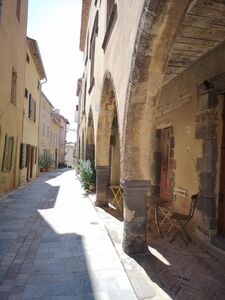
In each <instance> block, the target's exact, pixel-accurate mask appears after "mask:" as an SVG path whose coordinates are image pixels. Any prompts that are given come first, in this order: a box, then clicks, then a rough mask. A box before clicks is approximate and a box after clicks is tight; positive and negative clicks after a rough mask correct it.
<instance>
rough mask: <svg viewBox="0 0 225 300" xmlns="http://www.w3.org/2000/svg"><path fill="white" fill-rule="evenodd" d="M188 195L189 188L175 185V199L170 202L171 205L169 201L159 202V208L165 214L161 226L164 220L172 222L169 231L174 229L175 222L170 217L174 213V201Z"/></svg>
mask: <svg viewBox="0 0 225 300" xmlns="http://www.w3.org/2000/svg"><path fill="white" fill-rule="evenodd" d="M186 196H187V190H186V189H183V188H181V187H175V188H174V190H173V199H172V201H171V203H170V205H168V204H167V202H165V203H162V204H159V205H158V210H159V212H160V213H161V215H162V216H163V218H162V220H161V222H160V224H159V226H160V227H161V226H162V224H163V223H164V222H167V223H169V224H170V226H169V229H168V232H170V230H171V229H172V227H173V226H174V224H173V222H172V221H171V219H170V217H171V215H172V214H173V213H174V202H175V201H176V200H177V198H180V197H181V198H185V197H186Z"/></svg>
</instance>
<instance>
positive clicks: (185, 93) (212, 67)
mask: <svg viewBox="0 0 225 300" xmlns="http://www.w3.org/2000/svg"><path fill="white" fill-rule="evenodd" d="M223 72H225V43H222V44H221V45H220V46H219V47H217V48H215V49H214V50H212V51H210V52H209V53H208V54H206V55H204V56H203V57H202V58H201V59H200V60H199V61H198V62H196V63H195V64H194V65H193V66H192V67H190V68H189V69H187V70H186V71H184V72H183V73H182V74H181V75H180V76H179V77H177V78H176V79H175V80H173V81H172V82H170V83H169V84H167V85H166V86H164V87H163V89H162V91H161V96H160V99H159V102H158V105H157V115H156V121H155V127H156V128H166V127H169V126H172V127H173V135H174V144H175V146H174V158H173V159H174V161H175V168H174V172H175V180H174V186H175V187H182V188H185V189H187V191H188V194H187V197H186V198H185V199H184V201H183V202H182V201H177V202H175V206H176V207H177V208H178V209H179V210H180V211H183V212H184V211H185V212H187V210H188V208H189V205H190V201H189V199H190V196H191V195H192V194H194V193H196V192H198V191H199V189H200V178H199V170H198V160H199V158H201V157H203V140H202V139H201V138H198V137H197V136H196V135H197V134H196V126H197V125H196V120H197V116H198V114H199V112H200V111H202V101H203V100H204V97H206V99H207V95H203V96H201V95H199V92H198V87H199V86H200V84H201V83H202V82H203V81H204V80H207V79H209V78H212V77H214V76H217V75H219V74H221V73H223ZM218 99H219V103H218V105H217V106H216V107H215V108H213V109H205V111H206V113H208V112H209V111H213V112H214V114H215V116H216V123H217V127H216V135H217V136H216V137H215V142H216V141H217V142H218V144H217V145H216V148H217V151H216V152H217V153H213V154H212V155H214V156H215V157H216V183H215V191H214V193H215V194H216V195H218V188H219V173H220V144H221V136H222V116H221V114H222V107H223V101H224V99H223V96H219V97H218ZM204 101H205V100H204ZM205 167H207V166H205ZM212 176H213V174H212ZM172 188H173V187H172ZM209 196H211V195H209ZM212 201H213V200H212ZM214 201H216V205H217V201H218V200H214ZM210 213H211V214H212V213H213V212H208V213H207V212H205V211H202V210H201V207H200V205H199V210H197V213H196V215H195V222H196V223H198V224H200V227H201V226H202V228H204V230H205V231H206V232H207V234H208V236H209V235H210V234H209V221H207V220H208V219H209V216H210Z"/></svg>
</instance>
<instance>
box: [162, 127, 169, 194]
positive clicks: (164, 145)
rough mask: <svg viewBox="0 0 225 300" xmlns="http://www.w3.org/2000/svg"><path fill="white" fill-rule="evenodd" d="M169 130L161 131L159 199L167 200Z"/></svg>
mask: <svg viewBox="0 0 225 300" xmlns="http://www.w3.org/2000/svg"><path fill="white" fill-rule="evenodd" d="M170 135H171V128H170V127H168V128H165V129H163V131H162V159H161V176H160V197H162V198H165V199H169V187H168V183H169V180H168V178H169V177H168V172H169V152H170Z"/></svg>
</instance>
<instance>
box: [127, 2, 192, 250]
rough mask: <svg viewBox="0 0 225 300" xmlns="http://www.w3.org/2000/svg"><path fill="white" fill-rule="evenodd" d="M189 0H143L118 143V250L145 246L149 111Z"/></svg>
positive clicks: (151, 129)
mask: <svg viewBox="0 0 225 300" xmlns="http://www.w3.org/2000/svg"><path fill="white" fill-rule="evenodd" d="M190 2H191V1H189V0H178V1H177V0H169V1H164V0H158V1H151V0H146V1H145V3H144V8H143V13H142V16H141V19H140V24H139V29H138V32H137V37H136V43H135V47H134V51H133V57H132V66H131V73H130V78H129V82H128V87H127V96H126V107H125V117H124V124H123V125H124V126H123V137H124V138H123V145H122V153H121V155H122V160H121V162H122V166H121V169H122V174H123V178H122V179H121V181H122V182H123V186H124V200H125V207H124V209H125V214H124V240H123V249H124V251H125V252H127V253H135V252H144V251H146V247H147V243H146V216H145V215H146V205H145V202H146V201H145V197H146V192H147V191H148V190H149V188H150V187H151V168H153V146H152V144H153V140H154V132H155V130H154V114H155V107H156V103H157V99H158V97H159V94H160V90H161V87H162V83H163V78H164V74H165V71H166V67H167V63H168V60H169V56H170V53H171V49H172V46H173V43H174V40H175V37H176V33H177V29H178V27H179V25H180V23H181V21H182V19H183V16H184V15H185V13H186V12H187V10H188V7H189V4H190Z"/></svg>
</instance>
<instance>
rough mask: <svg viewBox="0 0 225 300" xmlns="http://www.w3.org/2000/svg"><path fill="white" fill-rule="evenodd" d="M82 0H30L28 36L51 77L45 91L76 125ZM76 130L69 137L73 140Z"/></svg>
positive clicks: (80, 64) (62, 112)
mask: <svg viewBox="0 0 225 300" xmlns="http://www.w3.org/2000/svg"><path fill="white" fill-rule="evenodd" d="M81 4H82V1H81V0H64V1H62V0H29V11H28V30H27V35H28V36H29V37H30V38H33V39H35V40H37V42H38V45H39V48H40V52H41V56H42V60H43V63H44V67H45V72H46V75H47V78H48V81H47V83H46V84H44V85H43V92H44V93H45V94H46V96H47V97H48V99H49V100H50V102H51V103H52V104H53V105H54V107H55V108H58V109H60V113H61V114H62V115H63V116H64V117H65V118H67V119H68V120H69V122H70V128H72V129H73V128H75V124H74V111H75V105H76V103H77V101H78V99H77V97H76V82H77V79H78V78H80V77H82V57H83V53H82V52H80V51H79V39H80V18H81ZM74 139H75V132H72V131H71V132H68V135H67V140H68V141H74Z"/></svg>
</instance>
